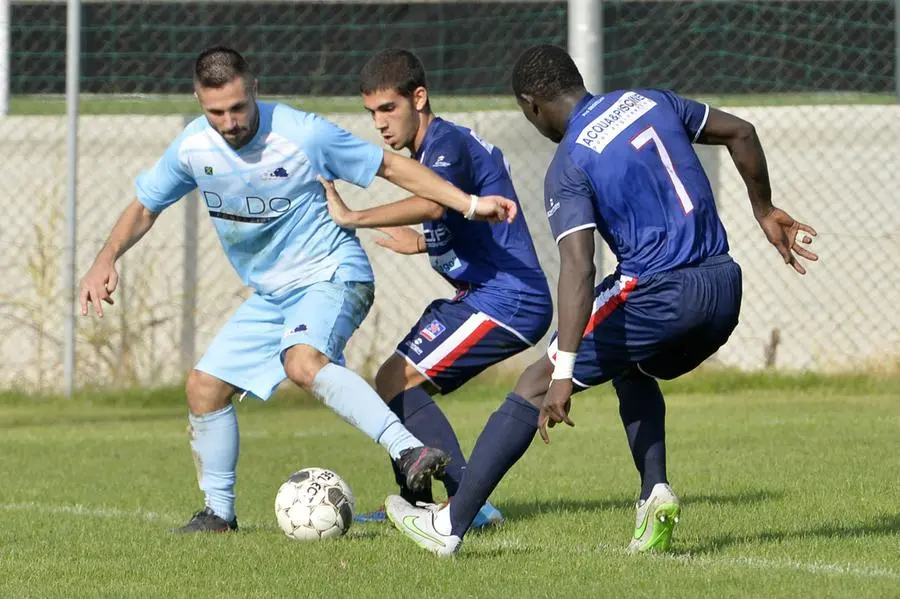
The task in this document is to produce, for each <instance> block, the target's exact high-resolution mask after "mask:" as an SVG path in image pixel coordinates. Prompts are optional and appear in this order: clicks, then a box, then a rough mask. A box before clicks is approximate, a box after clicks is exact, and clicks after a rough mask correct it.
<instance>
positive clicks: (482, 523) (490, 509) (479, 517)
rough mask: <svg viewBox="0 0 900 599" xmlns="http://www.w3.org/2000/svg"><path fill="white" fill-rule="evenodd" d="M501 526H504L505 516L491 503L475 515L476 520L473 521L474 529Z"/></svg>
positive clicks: (486, 503)
mask: <svg viewBox="0 0 900 599" xmlns="http://www.w3.org/2000/svg"><path fill="white" fill-rule="evenodd" d="M501 524H503V514H501V513H500V510H498V509H497V508H495V507H494V506H492V505H491V503H490V502H489V501H488V502H485V504H484V505H483V506H481V509H480V510H478V513H477V514H475V519H474V520H472V528H487V527H489V526H500V525H501Z"/></svg>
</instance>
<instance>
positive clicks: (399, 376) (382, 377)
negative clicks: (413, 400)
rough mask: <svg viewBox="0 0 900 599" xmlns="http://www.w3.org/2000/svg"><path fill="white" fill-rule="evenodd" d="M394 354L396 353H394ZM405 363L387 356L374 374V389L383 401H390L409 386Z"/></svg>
mask: <svg viewBox="0 0 900 599" xmlns="http://www.w3.org/2000/svg"><path fill="white" fill-rule="evenodd" d="M394 355H395V356H396V354H394ZM404 366H405V364H404V363H403V362H400V363H398V362H397V360H395V359H393V357H391V358H388V359H387V360H386V361H385V363H384V364H382V365H381V368H379V369H378V373H377V374H376V375H375V391H377V392H378V395H379V396H380V397H381V399H383V400H384V401H385V403H388V402H390V401H391V400H392V399H394V398H395V397H397V395H398V394H400V393H403V391H405V390H406V389H407V387H408V386H409V385H408V384H407V383H408V381H407V377H406V376H405V368H404Z"/></svg>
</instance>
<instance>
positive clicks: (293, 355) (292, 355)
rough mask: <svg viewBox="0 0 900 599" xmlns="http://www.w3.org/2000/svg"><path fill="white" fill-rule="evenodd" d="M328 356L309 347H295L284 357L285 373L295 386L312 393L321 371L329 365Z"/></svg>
mask: <svg viewBox="0 0 900 599" xmlns="http://www.w3.org/2000/svg"><path fill="white" fill-rule="evenodd" d="M330 362H331V360H329V359H328V356H326V355H325V354H323V353H322V352H320V351H319V350H317V349H315V348H314V347H311V346H309V345H295V346H293V347H292V348H290V349H289V350H287V352H286V353H285V356H284V373H285V374H286V375H287V377H288V378H289V379H290V380H291V381H292V382H293V383H294V384H295V385H299V386H300V387H302V388H303V389H306V390H307V391H312V386H313V381H314V380H315V378H316V375H317V374H319V371H320V370H322V368H324V367H325V366H326V365H328V364H329V363H330Z"/></svg>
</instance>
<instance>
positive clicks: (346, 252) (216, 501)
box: [80, 46, 516, 532]
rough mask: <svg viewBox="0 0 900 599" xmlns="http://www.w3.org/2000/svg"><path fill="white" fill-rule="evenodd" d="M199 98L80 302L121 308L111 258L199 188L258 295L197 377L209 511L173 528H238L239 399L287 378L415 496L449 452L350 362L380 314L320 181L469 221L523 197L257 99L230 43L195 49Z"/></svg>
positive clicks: (510, 213) (145, 179) (144, 178)
mask: <svg viewBox="0 0 900 599" xmlns="http://www.w3.org/2000/svg"><path fill="white" fill-rule="evenodd" d="M194 89H195V95H196V96H197V99H198V100H199V102H200V106H201V108H202V109H203V112H204V117H201V118H198V119H196V120H195V121H193V122H192V123H191V124H189V125H188V126H187V127H186V128H185V129H184V131H183V132H182V133H181V134H180V135H179V136H178V137H177V138H176V139H175V141H174V142H173V143H172V144H171V145H170V146H169V148H168V149H167V150H166V152H165V154H164V155H163V157H162V158H161V159H160V160H159V161H158V162H157V163H156V165H155V166H154V167H153V168H152V169H151V170H150V171H149V172H146V173H143V174H141V175H140V176H139V177H138V179H137V183H136V190H137V200H136V201H134V202H132V204H131V205H129V206H128V207H127V208H126V209H125V211H124V212H123V214H122V215H121V216H120V218H119V220H118V222H117V223H116V225H115V226H114V227H113V230H112V233H111V234H110V237H109V240H108V241H107V243H106V244H105V245H104V247H103V249H102V250H101V251H100V253H99V255H98V256H97V258H96V260H95V261H94V264H93V265H92V266H91V268H90V270H89V271H88V273H87V274H86V275H85V277H84V279H83V280H82V283H81V293H80V301H81V311H82V314H83V315H87V313H88V305H89V304H92V305H93V307H94V309H95V311H96V312H97V314H98V315H99V316H101V317H102V314H103V312H102V308H101V302H104V301H105V302H107V303H109V304H112V303H113V300H112V298H111V294H112V293H113V292H114V291H115V288H116V283H117V280H118V274H117V273H116V269H115V262H116V260H117V259H118V258H119V257H120V256H121V255H122V254H124V253H125V252H126V251H127V250H128V249H129V248H130V247H131V246H133V245H134V244H135V243H137V241H138V240H139V239H140V238H141V237H143V235H144V234H145V233H146V232H147V231H148V230H149V229H150V228H151V227H152V225H153V223H154V222H155V220H156V218H157V216H158V215H159V213H160V212H162V211H163V210H164V209H165V208H167V207H168V206H171V205H172V204H174V203H175V202H177V201H178V200H179V199H180V198H181V197H183V196H184V195H185V194H187V193H188V192H190V191H192V190H194V189H198V190H199V192H200V197H202V198H203V201H204V202H205V204H206V207H207V209H208V211H209V215H210V217H211V218H212V219H213V223H214V224H215V227H216V232H217V233H218V235H219V240H220V241H221V243H222V247H223V248H224V249H225V252H226V254H227V255H228V258H229V260H230V262H231V264H232V266H234V268H235V270H236V271H237V273H238V275H239V276H240V277H241V280H242V281H243V283H244V284H245V285H247V286H250V287H252V288H253V289H254V290H255V293H254V294H253V295H252V296H251V297H250V298H249V299H247V300H246V301H245V302H244V303H243V304H242V305H241V306H240V307H239V308H238V310H237V311H236V312H235V314H234V315H233V316H232V317H231V319H230V320H229V321H228V322H227V323H226V324H225V326H224V327H223V328H222V329H221V331H219V333H218V335H217V336H216V338H215V339H214V340H213V341H212V343H211V344H210V347H209V348H208V350H207V352H206V354H205V355H204V356H203V358H202V359H201V360H200V362H199V363H198V364H197V366H196V367H195V368H194V370H193V371H192V372H191V373H190V374H189V376H188V379H187V385H186V387H187V388H186V391H187V399H188V407H189V409H190V414H189V420H190V433H191V448H192V450H193V452H194V456H195V458H196V464H197V470H198V482H199V486H200V489H201V490H202V491H203V493H204V494H205V496H206V505H205V507H204V509H203V510H201V511H199V512H197V513H196V514H195V515H194V516H193V517H192V518H191V519H190V521H189V522H188V523H187V524H186V525H185V526H184V527H182V528H179V529H177V530H176V532H204V531H218V532H225V531H229V530H236V529H237V519H236V518H235V510H234V497H235V496H234V485H235V479H236V467H237V461H238V448H239V437H238V424H237V416H236V413H235V410H234V406H233V405H232V403H231V398H232V397H233V396H234V395H235V394H237V393H246V394H250V395H252V396H255V397H258V398H260V399H263V400H265V399H268V398H269V397H270V395H271V394H272V392H273V391H274V390H275V388H276V387H277V386H278V385H279V384H280V383H281V382H282V381H284V379H285V378H289V379H291V381H293V382H294V383H296V384H297V385H299V386H301V387H302V388H304V389H306V390H308V391H310V392H311V393H313V394H314V395H315V396H316V397H318V398H319V399H321V400H322V401H323V402H324V403H325V404H326V405H328V406H329V407H330V408H331V409H333V410H334V411H335V412H337V413H338V414H339V415H340V416H342V417H343V418H344V419H346V420H347V421H349V422H350V423H352V424H353V425H354V426H356V427H357V428H358V429H360V430H361V431H362V432H364V433H365V434H366V435H368V436H369V437H370V438H371V439H373V440H374V441H376V442H378V443H379V444H381V445H382V446H383V447H384V448H385V449H386V450H387V451H388V453H389V454H390V456H391V458H392V459H393V460H394V461H395V462H396V464H397V466H398V468H399V469H400V470H401V471H402V472H403V474H404V476H405V477H406V480H407V483H408V484H409V485H410V486H411V487H412V488H422V487H423V486H426V485H427V484H429V481H430V477H431V476H432V475H435V474H439V473H440V472H441V471H442V469H443V467H444V465H445V464H446V462H447V460H448V456H447V455H446V454H445V453H444V452H443V451H441V450H438V449H434V448H430V447H424V446H423V444H422V442H420V441H419V439H417V438H416V437H415V436H413V435H412V434H411V433H410V432H409V431H408V430H407V429H406V428H405V427H404V426H403V425H402V424H401V423H400V421H399V419H398V418H397V416H396V415H394V413H393V412H391V410H390V409H389V408H388V407H387V406H385V405H384V402H383V401H382V400H381V398H380V397H379V396H378V394H377V393H376V392H375V390H374V389H372V388H371V387H370V386H369V385H368V384H367V383H366V382H365V381H364V380H363V379H362V378H361V377H359V376H358V375H357V374H355V373H353V372H352V371H350V370H348V369H347V368H344V367H343V366H342V365H340V363H342V359H341V355H342V351H343V349H344V346H345V344H346V343H347V340H348V339H349V338H350V336H351V335H352V334H353V332H354V331H355V330H356V329H357V328H358V327H359V325H360V324H361V323H362V321H363V319H364V318H365V316H366V314H367V313H368V311H369V308H370V306H371V304H372V300H373V297H374V284H373V279H374V277H373V274H372V269H371V267H370V265H369V262H368V259H367V257H366V254H365V252H364V251H363V249H362V247H361V246H360V243H359V241H358V239H357V238H356V236H355V235H354V234H353V233H352V232H351V231H349V230H346V229H343V228H341V227H339V226H337V225H336V224H335V223H334V222H333V221H332V219H331V218H330V217H329V215H328V211H327V208H326V201H325V196H324V193H323V189H322V186H321V184H320V183H319V182H318V181H317V177H319V176H321V177H323V178H325V179H327V180H332V179H344V180H346V181H349V182H351V183H354V184H356V185H359V186H362V187H366V186H368V185H369V184H370V183H371V182H372V180H373V179H374V178H375V176H376V175H379V176H382V177H384V178H386V179H388V180H389V181H391V182H392V183H394V184H396V185H398V186H400V187H403V188H404V189H406V190H408V191H410V192H412V193H414V194H416V195H419V196H422V197H425V198H428V199H430V200H432V201H435V202H437V203H439V204H441V205H444V206H446V207H448V208H451V209H454V210H457V211H460V212H463V213H464V214H466V217H467V218H473V217H475V216H476V215H477V216H480V217H485V218H488V219H490V220H502V219H506V218H509V219H512V218H514V216H515V212H516V206H515V203H514V202H512V201H510V200H507V199H505V198H501V197H497V196H494V197H484V198H479V197H477V196H474V195H468V194H466V193H465V192H463V191H461V190H459V189H457V188H456V187H454V186H453V185H451V184H449V183H447V182H446V181H444V180H443V179H441V178H440V177H438V176H437V175H435V174H434V173H432V172H431V171H429V170H428V169H427V168H425V167H423V166H422V165H420V164H418V163H417V162H416V161H414V160H411V159H409V158H405V157H401V156H399V155H395V154H392V153H385V152H384V151H383V150H382V149H381V148H378V147H377V146H374V145H372V144H369V143H366V142H364V141H362V140H360V139H357V138H355V137H353V136H352V135H350V134H349V133H347V132H346V131H343V130H342V129H340V128H338V127H336V126H335V125H333V124H331V123H330V122H328V121H327V120H325V119H323V118H321V117H318V116H316V115H314V114H309V113H305V112H302V111H299V110H295V109H293V108H291V107H289V106H286V105H283V104H270V103H263V102H257V100H256V91H257V85H256V80H255V79H254V77H253V73H252V71H251V70H250V67H249V65H248V64H247V62H246V60H245V59H244V58H243V57H242V56H241V55H240V54H239V53H238V52H236V51H235V50H233V49H231V48H227V47H224V46H217V47H213V48H210V49H208V50H205V51H204V52H202V53H201V54H200V56H199V57H198V59H197V61H196V64H195V67H194Z"/></svg>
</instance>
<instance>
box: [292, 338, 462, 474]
mask: <svg viewBox="0 0 900 599" xmlns="http://www.w3.org/2000/svg"><path fill="white" fill-rule="evenodd" d="M284 371H285V374H287V376H288V378H289V379H290V380H291V381H293V382H294V383H296V384H297V385H299V386H300V387H302V388H303V389H305V390H307V391H309V392H310V393H312V394H313V395H314V396H315V397H317V398H318V399H320V400H322V402H323V403H325V405H327V406H328V407H329V408H331V409H332V410H334V412H335V413H337V414H338V415H339V416H341V417H342V418H344V420H346V421H347V422H349V423H350V424H352V425H353V426H355V427H356V428H357V429H359V430H360V431H362V432H363V433H365V434H366V435H367V436H368V437H369V438H370V439H372V440H374V441H375V442H377V443H379V444H381V445H382V447H384V448H385V449H386V450H387V452H388V453H389V454H390V456H391V458H392V459H393V460H394V461H395V462H396V463H397V467H398V468H399V469H400V471H401V472H402V474H403V476H404V478H405V480H406V484H407V486H408V487H409V488H411V489H413V490H418V489H421V488H423V487H425V486H427V485H430V481H431V477H432V476H437V475H440V474H441V473H443V470H444V466H445V465H446V464H447V462H448V461H449V456H448V455H447V454H446V453H445V452H443V451H441V450H440V449H436V448H433V447H426V446H424V445H423V443H422V442H421V441H419V439H417V438H416V437H415V436H414V435H412V434H411V433H410V432H409V431H408V430H407V429H406V427H405V426H403V424H401V422H400V420H399V419H398V418H397V416H396V415H395V414H394V413H393V412H391V411H390V410H389V409H388V408H387V406H385V405H384V402H383V401H382V400H381V398H379V397H378V394H377V393H376V392H375V390H374V389H372V387H371V386H369V384H368V383H367V382H366V381H365V380H363V378H362V377H360V376H359V375H358V374H356V373H355V372H353V371H352V370H349V369H347V368H344V367H343V366H340V365H338V364H334V363H332V362H331V360H330V359H329V358H328V357H327V356H326V355H325V354H323V353H322V352H320V351H319V350H317V349H316V348H314V347H312V346H310V345H305V344H298V345H294V346H291V347H290V348H288V349H287V350H286V351H285V353H284Z"/></svg>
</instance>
